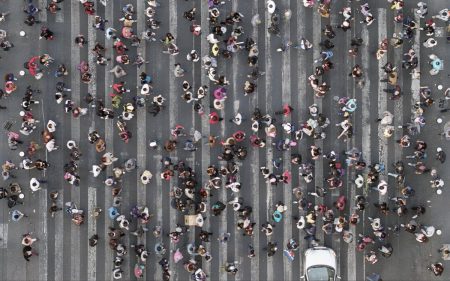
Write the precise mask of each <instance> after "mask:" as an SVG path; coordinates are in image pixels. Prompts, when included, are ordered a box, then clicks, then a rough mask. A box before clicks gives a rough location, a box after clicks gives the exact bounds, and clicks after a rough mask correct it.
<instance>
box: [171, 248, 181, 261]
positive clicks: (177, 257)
mask: <svg viewBox="0 0 450 281" xmlns="http://www.w3.org/2000/svg"><path fill="white" fill-rule="evenodd" d="M182 259H183V254H182V253H181V252H180V250H179V249H177V250H176V251H175V253H174V254H173V260H174V261H175V263H177V262H179V261H180V260H182Z"/></svg>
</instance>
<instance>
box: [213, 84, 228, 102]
mask: <svg viewBox="0 0 450 281" xmlns="http://www.w3.org/2000/svg"><path fill="white" fill-rule="evenodd" d="M226 96H227V91H226V90H225V88H223V87H220V88H217V89H215V90H214V97H215V98H216V99H218V100H223V99H224V98H225V97H226Z"/></svg>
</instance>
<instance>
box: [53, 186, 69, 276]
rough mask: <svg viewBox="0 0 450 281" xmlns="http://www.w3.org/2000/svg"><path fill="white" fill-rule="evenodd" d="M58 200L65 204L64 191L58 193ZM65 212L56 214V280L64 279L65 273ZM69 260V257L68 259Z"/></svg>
mask: <svg viewBox="0 0 450 281" xmlns="http://www.w3.org/2000/svg"><path fill="white" fill-rule="evenodd" d="M58 200H59V201H58V202H60V203H63V204H64V202H65V201H64V192H60V193H59V195H58ZM64 215H65V213H64V212H56V214H55V218H54V220H55V280H63V279H64V278H63V276H64V275H63V273H64V221H63V219H64ZM66 262H67V259H66Z"/></svg>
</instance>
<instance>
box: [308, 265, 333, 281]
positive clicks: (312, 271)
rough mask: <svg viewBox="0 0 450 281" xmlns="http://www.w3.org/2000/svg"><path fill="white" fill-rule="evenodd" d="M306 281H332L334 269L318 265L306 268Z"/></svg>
mask: <svg viewBox="0 0 450 281" xmlns="http://www.w3.org/2000/svg"><path fill="white" fill-rule="evenodd" d="M307 277H308V281H334V269H332V268H331V267H329V266H325V265H319V266H313V267H310V268H308V274H307Z"/></svg>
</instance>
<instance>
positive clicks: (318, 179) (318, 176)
mask: <svg viewBox="0 0 450 281" xmlns="http://www.w3.org/2000/svg"><path fill="white" fill-rule="evenodd" d="M313 26H314V33H313V45H314V47H313V50H314V52H313V54H314V59H315V58H318V57H319V56H320V50H321V47H320V46H319V43H320V41H321V34H322V33H321V31H322V30H321V29H322V20H321V16H320V14H319V13H313ZM311 70H312V71H313V70H314V68H312V69H311ZM314 103H315V104H317V106H318V107H319V108H320V109H321V110H322V99H321V98H317V97H316V96H315V95H314ZM314 145H315V146H317V147H320V148H323V140H314ZM307 149H309V148H307ZM323 182H324V177H323V158H322V157H319V159H317V160H315V161H314V184H315V186H322V185H323ZM314 200H315V204H316V205H317V204H323V198H317V197H315V199H314ZM322 225H323V221H322V220H317V233H316V237H317V239H319V240H320V241H324V232H323V231H321V229H322Z"/></svg>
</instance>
